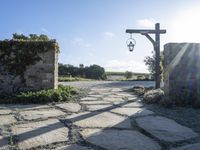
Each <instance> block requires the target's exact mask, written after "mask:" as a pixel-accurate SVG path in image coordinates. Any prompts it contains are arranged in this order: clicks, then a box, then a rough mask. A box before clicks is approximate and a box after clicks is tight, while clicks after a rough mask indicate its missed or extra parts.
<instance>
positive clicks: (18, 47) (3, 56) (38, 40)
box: [0, 34, 59, 82]
mask: <svg viewBox="0 0 200 150" xmlns="http://www.w3.org/2000/svg"><path fill="white" fill-rule="evenodd" d="M52 49H55V50H56V51H57V52H59V47H58V44H57V42H56V41H55V40H49V38H48V37H47V36H46V35H39V36H38V35H35V34H31V35H29V37H27V36H24V35H19V34H13V38H12V39H11V40H4V41H0V67H1V70H2V68H3V70H4V71H5V72H7V73H8V74H10V75H13V76H15V77H16V76H20V78H21V80H22V82H25V81H24V72H25V71H26V69H27V66H30V65H34V64H36V63H37V62H38V61H40V60H41V57H40V56H39V54H42V53H45V52H47V51H49V50H52Z"/></svg>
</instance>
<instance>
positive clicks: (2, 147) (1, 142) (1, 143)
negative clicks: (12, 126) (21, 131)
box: [0, 136, 9, 150]
mask: <svg viewBox="0 0 200 150" xmlns="http://www.w3.org/2000/svg"><path fill="white" fill-rule="evenodd" d="M8 141H9V139H8V138H6V137H3V136H0V150H7V149H9V148H8Z"/></svg>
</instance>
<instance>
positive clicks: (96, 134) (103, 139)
mask: <svg viewBox="0 0 200 150" xmlns="http://www.w3.org/2000/svg"><path fill="white" fill-rule="evenodd" d="M80 133H81V134H82V136H83V138H84V139H85V140H86V141H88V142H90V143H92V144H95V145H98V146H101V147H103V148H105V149H108V150H133V149H134V150H136V149H137V150H160V149H161V147H160V146H159V145H158V143H156V142H155V141H153V140H152V139H150V138H148V137H146V136H144V135H143V134H141V133H139V132H138V131H133V130H110V129H109V130H101V129H84V130H82V131H80Z"/></svg>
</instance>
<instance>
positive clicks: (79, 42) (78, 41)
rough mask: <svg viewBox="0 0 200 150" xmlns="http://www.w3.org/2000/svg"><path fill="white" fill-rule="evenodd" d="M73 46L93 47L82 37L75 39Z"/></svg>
mask: <svg viewBox="0 0 200 150" xmlns="http://www.w3.org/2000/svg"><path fill="white" fill-rule="evenodd" d="M72 44H73V45H76V46H80V47H86V48H88V47H91V44H89V43H87V42H85V40H84V39H83V38H81V37H75V38H74V39H73V40H72Z"/></svg>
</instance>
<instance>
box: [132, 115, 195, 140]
mask: <svg viewBox="0 0 200 150" xmlns="http://www.w3.org/2000/svg"><path fill="white" fill-rule="evenodd" d="M136 122H137V124H138V126H139V127H141V128H143V129H144V130H146V131H147V132H149V133H150V134H152V135H153V136H155V137H157V138H158V139H160V140H163V141H167V142H177V141H182V140H188V139H190V138H194V137H197V136H198V134H197V133H195V132H194V131H192V130H191V129H190V128H187V127H185V126H182V125H180V124H178V123H176V122H175V121H174V120H171V119H168V118H165V117H160V116H146V117H141V118H137V119H136Z"/></svg>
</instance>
